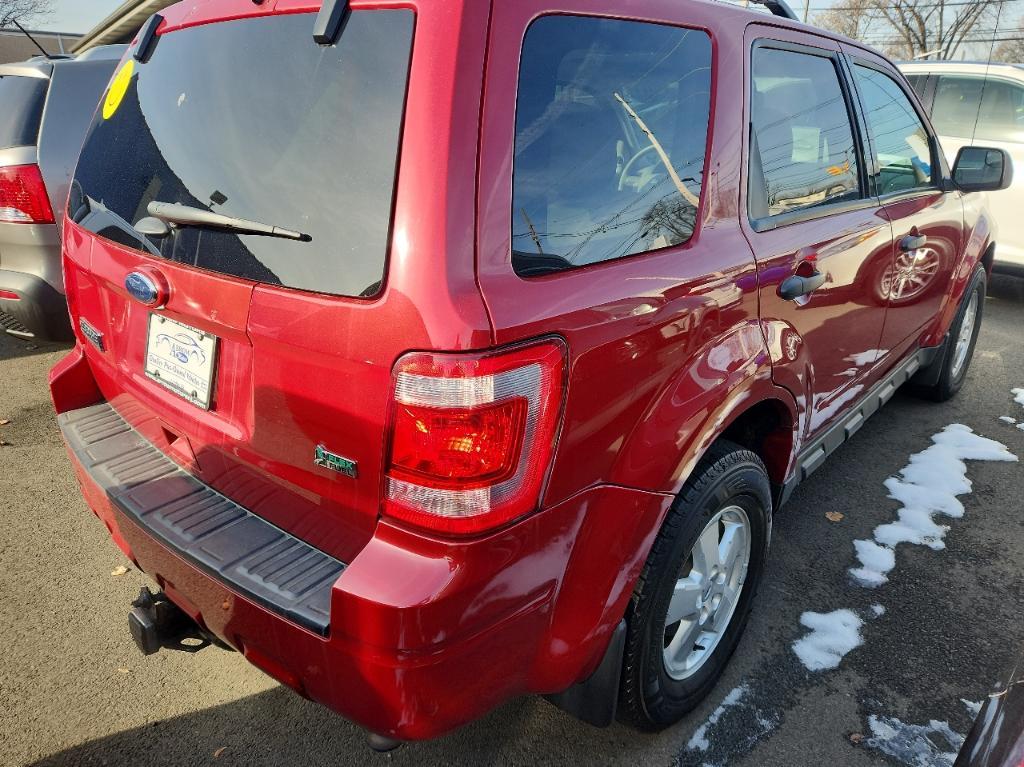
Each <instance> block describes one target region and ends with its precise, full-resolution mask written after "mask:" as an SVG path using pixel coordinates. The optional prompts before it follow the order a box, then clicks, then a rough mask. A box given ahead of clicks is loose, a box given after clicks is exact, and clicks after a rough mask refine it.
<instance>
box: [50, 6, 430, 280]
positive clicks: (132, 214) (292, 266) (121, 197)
mask: <svg viewBox="0 0 1024 767" xmlns="http://www.w3.org/2000/svg"><path fill="white" fill-rule="evenodd" d="M314 19H315V15H314V14H290V15H284V16H271V17H262V18H253V19H243V20H237V21H231V22H221V23H214V24H207V25H202V26H198V27H194V28H189V29H184V30H180V31H176V32H171V33H168V34H166V35H162V36H161V37H159V38H158V41H157V43H156V46H155V48H154V50H153V53H152V55H151V56H150V58H149V60H148V62H147V63H145V64H143V63H140V62H138V61H134V60H131V59H129V60H128V61H127V62H126V63H125V64H123V65H122V67H121V69H120V70H119V72H118V74H117V75H115V77H114V79H113V81H112V85H111V88H110V90H109V91H108V93H107V94H106V95H105V96H104V100H103V102H102V104H101V106H100V109H99V110H98V112H97V115H96V118H95V121H94V123H93V126H92V127H91V129H90V132H89V135H88V137H87V139H86V142H85V146H84V148H83V151H82V156H81V158H80V160H79V164H78V168H77V170H76V173H75V183H74V185H73V189H72V194H71V204H70V207H69V209H70V212H71V216H72V218H73V219H74V220H75V221H77V222H78V223H80V224H81V225H82V226H84V227H85V228H87V229H89V230H90V231H93V232H95V233H96V234H98V235H100V236H101V237H104V238H107V239H110V240H113V241H115V242H118V243H120V244H122V245H126V246H128V247H132V248H135V249H137V250H140V251H143V252H146V253H149V254H159V255H160V256H161V257H163V258H167V259H170V260H173V261H177V262H180V263H185V264H189V265H192V266H195V267H199V268H201V269H209V270H213V271H217V272H220V273H223V274H230V275H234V276H236V277H242V278H245V279H250V280H255V281H257V282H263V283H268V284H273V285H283V286H286V287H292V288H300V289H305V290H311V291H317V292H322V293H333V294H338V295H347V296H371V295H374V294H376V293H377V292H379V290H380V286H381V282H382V279H383V274H384V266H385V260H386V255H387V247H388V241H389V229H390V221H391V204H392V196H393V191H394V180H395V170H396V166H397V157H398V145H399V133H400V129H401V122H402V112H403V108H404V102H405V83H406V78H407V74H408V67H409V53H410V49H411V44H412V30H413V13H412V12H411V11H406V10H386V11H385V10H374V11H353V12H352V13H351V15H350V18H349V20H348V22H347V24H346V25H345V31H344V33H343V35H342V38H341V40H340V41H339V42H338V44H337V45H336V46H319V45H317V44H316V43H315V42H314V41H313V22H314ZM119 79H120V80H121V83H120V86H121V87H120V89H119V83H118V80H119ZM119 90H120V92H121V93H123V95H119ZM154 201H156V202H161V203H175V204H180V205H187V206H191V207H193V208H199V209H202V210H208V211H212V212H214V213H217V214H221V215H224V216H231V217H235V218H239V219H245V220H248V221H258V222H266V223H268V224H272V225H273V226H276V227H280V228H282V229H289V230H295V231H299V232H303V233H308V235H309V238H308V239H309V241H298V240H296V241H291V240H286V239H278V238H271V237H260V236H257V235H252V234H239V233H237V232H231V231H222V230H214V229H209V228H206V227H193V226H180V227H179V226H175V227H172V230H171V233H170V234H169V235H167V236H162V237H159V238H156V237H152V236H151V237H148V238H141V239H140V235H139V234H138V233H137V232H134V231H131V227H133V226H134V225H135V224H137V223H138V222H139V220H140V219H142V218H145V217H147V216H148V215H149V213H148V212H147V209H148V206H149V204H150V203H151V202H154ZM95 203H99V206H97V205H96V204H95ZM94 209H95V210H94ZM90 212H92V213H93V215H90Z"/></svg>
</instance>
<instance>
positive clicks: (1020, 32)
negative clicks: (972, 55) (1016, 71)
mask: <svg viewBox="0 0 1024 767" xmlns="http://www.w3.org/2000/svg"><path fill="white" fill-rule="evenodd" d="M1012 30H1013V31H1012V32H1011V33H1010V35H1009V36H1008V39H1006V40H1003V41H1002V42H1001V43H999V45H997V46H996V49H995V51H994V52H993V54H992V58H993V59H994V60H995V61H1005V62H1006V63H1007V64H1024V19H1020V20H1019V21H1018V22H1017V25H1016V26H1015V27H1013V28H1012Z"/></svg>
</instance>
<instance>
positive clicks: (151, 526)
mask: <svg viewBox="0 0 1024 767" xmlns="http://www.w3.org/2000/svg"><path fill="white" fill-rule="evenodd" d="M57 421H58V423H59V424H60V428H61V431H62V432H63V433H64V438H65V439H66V440H67V442H68V445H69V446H70V447H71V449H72V450H73V451H74V453H75V455H76V456H77V457H78V460H79V461H81V463H82V465H83V466H84V467H85V469H86V471H87V472H88V473H89V475H90V476H91V477H92V478H93V480H94V481H95V482H96V483H98V484H99V485H100V487H102V488H103V489H104V490H105V491H106V493H107V495H108V496H109V497H110V500H111V501H112V502H113V504H114V505H115V506H116V507H117V508H119V509H120V510H121V511H123V512H124V513H125V514H127V515H128V516H129V517H130V518H131V519H132V521H134V522H135V523H136V524H138V525H139V526H140V527H142V528H143V529H144V530H145V531H146V532H147V533H149V534H150V535H151V536H153V537H154V538H155V539H157V540H158V541H160V542H161V543H162V544H163V545H165V546H166V547H167V548H169V549H171V550H172V551H174V552H175V553H176V554H178V555H179V556H181V557H182V558H183V559H185V560H187V561H188V562H191V563H192V564H193V565H195V566H196V567H198V568H199V569H200V570H203V571H204V572H206V573H207V574H209V575H211V576H212V577H214V578H216V579H217V580H218V581H220V582H222V583H223V584H224V585H226V586H228V587H229V588H231V589H233V590H235V591H237V592H238V593H239V594H242V595H243V596H245V597H247V598H248V599H251V600H252V601H253V602H256V603H257V604H260V605H262V606H263V607H265V608H267V609H268V610H271V611H273V612H275V613H278V614H280V615H282V616H284V617H285V618H287V619H289V620H291V621H294V622H295V623H297V624H299V625H300V626H304V627H305V628H307V629H310V630H311V631H315V632H317V633H318V634H321V635H323V636H326V635H327V631H328V627H329V626H330V617H331V615H330V612H331V586H332V585H333V584H334V582H335V581H336V580H337V578H338V576H339V575H341V573H342V571H343V570H344V569H345V564H344V563H343V562H339V561H338V560H337V559H335V558H334V557H331V556H329V555H327V554H325V553H324V552H322V551H320V550H319V549H315V548H313V547H312V546H310V545H309V544H307V543H303V542H302V541H300V540H299V539H298V538H296V537H295V536H293V535H290V534H289V533H286V532H285V531H283V530H281V529H280V528H278V527H275V526H274V525H272V524H270V523H269V522H267V521H266V520H264V519H262V518H260V517H258V516H256V515H255V514H253V513H252V512H251V511H248V510H247V509H244V508H242V507H241V506H239V505H238V504H237V503H235V502H234V501H232V500H231V499H230V498H226V497H224V496H223V495H221V494H220V493H218V492H217V491H216V490H214V489H213V488H211V487H209V486H208V485H205V484H203V483H202V482H200V481H199V480H198V479H196V478H195V477H193V476H192V475H191V474H189V473H188V472H187V471H185V470H184V469H182V468H181V467H180V466H178V464H176V463H175V462H174V461H172V460H171V459H170V458H168V457H167V456H166V455H164V454H163V452H161V451H160V450H159V448H157V447H156V446H154V445H153V444H152V443H151V442H149V441H148V440H147V439H146V438H145V437H143V436H142V435H141V434H139V433H138V432H137V431H135V429H133V428H132V427H131V426H129V425H128V422H127V421H125V420H124V419H123V418H122V417H121V416H120V415H119V414H118V412H117V411H116V410H114V408H113V407H111V406H110V405H109V404H107V403H102V404H99V405H92V406H91V407H86V408H81V409H80V410H72V411H69V412H67V413H63V414H61V415H60V416H58V418H57Z"/></svg>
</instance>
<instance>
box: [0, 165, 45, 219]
mask: <svg viewBox="0 0 1024 767" xmlns="http://www.w3.org/2000/svg"><path fill="white" fill-rule="evenodd" d="M0 223H5V224H52V223H53V209H52V208H51V207H50V198H49V197H47V196H46V185H45V184H44V183H43V176H42V174H41V173H40V172H39V166H38V165H12V166H9V167H6V168H0Z"/></svg>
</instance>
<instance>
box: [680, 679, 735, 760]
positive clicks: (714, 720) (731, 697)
mask: <svg viewBox="0 0 1024 767" xmlns="http://www.w3.org/2000/svg"><path fill="white" fill-rule="evenodd" d="M746 694H747V686H746V685H745V684H741V685H740V686H739V687H734V688H733V689H732V690H731V691H730V692H729V694H728V695H726V696H725V698H724V699H723V700H722V702H721V703H720V704H719V706H718V708H716V709H715V710H714V711H712V712H711V716H709V717H708V720H707V721H706V722H704V724H702V725H701V726H700V727H698V728H697V729H696V730H695V731H694V733H693V736H692V737H691V738H690V742H689V743H687V744H686V747H687V748H689V749H691V750H694V751H707V750H708V746H710V745H711V743H710V742H709V741H708V737H707V735H708V730H709V729H711V728H712V727H714V726H715V725H716V724H718V720H719V719H721V718H722V715H723V714H724V713H725V711H726V709H728V708H731V707H733V706H735V705H736V704H737V703H739V702H740V700H741V699H742V698H743V696H744V695H746Z"/></svg>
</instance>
